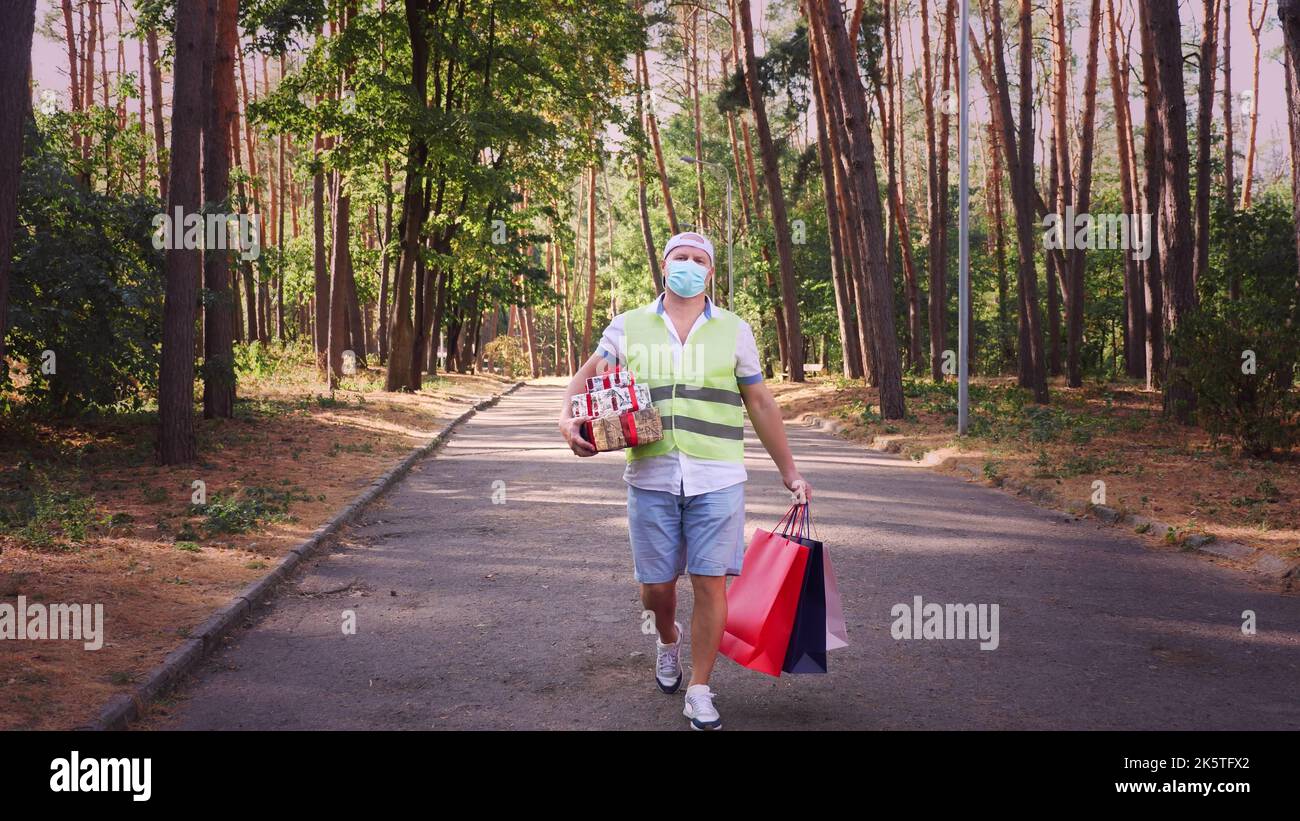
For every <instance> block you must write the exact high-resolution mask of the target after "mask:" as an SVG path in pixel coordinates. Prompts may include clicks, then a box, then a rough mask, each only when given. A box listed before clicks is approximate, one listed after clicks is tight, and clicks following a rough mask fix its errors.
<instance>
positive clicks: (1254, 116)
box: [1241, 0, 1268, 208]
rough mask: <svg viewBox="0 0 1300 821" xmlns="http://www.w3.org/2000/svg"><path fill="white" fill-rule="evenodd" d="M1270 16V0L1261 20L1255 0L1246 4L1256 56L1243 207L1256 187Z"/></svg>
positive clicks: (1252, 65) (1264, 7)
mask: <svg viewBox="0 0 1300 821" xmlns="http://www.w3.org/2000/svg"><path fill="white" fill-rule="evenodd" d="M1267 16H1268V0H1263V3H1262V4H1261V6H1260V9H1259V21H1258V22H1256V21H1255V0H1250V2H1249V4H1248V5H1247V6H1246V25H1247V26H1248V27H1249V28H1250V39H1251V41H1252V42H1253V43H1254V45H1255V52H1254V58H1253V60H1252V62H1251V80H1250V132H1249V133H1248V134H1247V135H1246V167H1245V169H1244V170H1243V171H1242V173H1241V207H1242V208H1249V207H1250V198H1251V194H1252V193H1253V191H1254V187H1255V150H1256V143H1255V135H1256V134H1257V133H1258V131H1259V58H1260V51H1261V48H1262V42H1261V39H1260V38H1261V35H1262V33H1263V31H1264V19H1265V18H1266V17H1267Z"/></svg>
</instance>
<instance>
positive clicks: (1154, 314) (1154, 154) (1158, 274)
mask: <svg viewBox="0 0 1300 821" xmlns="http://www.w3.org/2000/svg"><path fill="white" fill-rule="evenodd" d="M1138 13H1139V22H1138V28H1139V30H1140V33H1141V37H1142V48H1141V49H1140V51H1141V54H1142V86H1143V88H1142V91H1143V98H1144V101H1145V104H1146V111H1145V115H1144V116H1145V119H1146V124H1145V129H1146V133H1145V134H1144V136H1143V139H1142V153H1143V156H1144V159H1145V160H1146V185H1145V194H1144V200H1145V204H1146V207H1145V208H1144V209H1143V213H1144V214H1145V215H1147V216H1148V217H1149V218H1150V219H1151V222H1150V224H1149V225H1148V226H1147V228H1146V229H1144V230H1146V231H1147V232H1148V236H1147V237H1146V242H1147V243H1148V245H1149V247H1150V249H1151V254H1150V256H1149V257H1147V259H1146V260H1145V261H1144V262H1143V266H1142V267H1143V272H1142V273H1143V288H1144V290H1145V291H1146V328H1147V338H1146V360H1147V361H1146V372H1147V390H1155V389H1156V388H1157V387H1160V386H1161V385H1163V383H1164V377H1165V317H1164V313H1165V308H1164V305H1165V302H1166V299H1165V283H1164V276H1163V273H1162V271H1163V268H1162V259H1161V257H1162V255H1163V253H1164V252H1163V251H1162V250H1161V246H1160V243H1159V242H1158V241H1157V239H1156V235H1157V234H1158V233H1159V230H1158V222H1159V214H1160V201H1161V196H1162V195H1161V187H1162V186H1163V184H1164V183H1163V173H1162V166H1163V163H1164V160H1163V158H1162V154H1163V152H1164V138H1163V137H1162V136H1161V134H1160V131H1161V125H1160V119H1159V116H1158V113H1157V106H1158V99H1159V97H1158V91H1157V88H1156V86H1157V78H1156V60H1155V47H1154V44H1153V43H1152V39H1151V29H1150V28H1149V26H1148V25H1147V21H1146V5H1145V4H1143V3H1139V4H1138Z"/></svg>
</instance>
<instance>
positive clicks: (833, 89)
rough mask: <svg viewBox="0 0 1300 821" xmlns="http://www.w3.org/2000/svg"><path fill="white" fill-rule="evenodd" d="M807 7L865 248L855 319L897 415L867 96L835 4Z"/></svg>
mask: <svg viewBox="0 0 1300 821" xmlns="http://www.w3.org/2000/svg"><path fill="white" fill-rule="evenodd" d="M807 5H808V12H809V17H810V20H811V22H812V30H813V33H814V34H815V36H817V37H819V39H820V41H821V47H819V48H818V53H819V54H822V55H824V57H825V58H826V59H833V60H834V65H833V66H832V67H831V69H832V70H831V71H830V72H829V78H830V82H829V83H828V86H829V89H828V90H829V92H830V94H829V95H828V96H837V97H838V98H839V99H840V101H841V102H842V104H843V113H844V117H843V121H842V125H843V132H844V133H845V135H846V136H847V142H848V147H849V150H850V152H851V153H850V154H849V155H848V158H851V165H852V175H851V177H850V181H851V183H852V185H853V189H854V190H853V193H854V195H855V197H854V200H855V201H854V220H853V224H852V225H851V229H852V232H853V233H856V234H858V235H859V236H860V237H861V238H862V245H863V250H864V252H865V254H864V258H863V262H864V266H863V267H864V269H865V274H866V276H865V277H864V278H863V281H862V284H863V285H864V287H865V290H866V297H867V298H866V300H865V303H866V304H867V306H868V314H866V315H862V316H860V317H859V321H861V322H863V323H867V324H869V325H870V326H871V342H872V344H871V347H872V348H874V354H875V356H874V359H875V361H874V363H873V364H874V369H873V370H874V373H875V376H876V381H877V384H878V388H879V395H880V414H881V416H882V417H883V418H885V419H901V418H903V415H904V413H905V410H906V409H905V406H904V400H903V379H902V376H903V375H902V367H901V363H900V362H899V357H898V340H897V337H896V335H895V331H894V304H893V303H894V300H893V293H894V289H893V281H892V279H891V277H890V275H889V267H888V260H887V250H886V248H885V228H884V217H883V214H882V212H881V210H880V209H881V205H880V183H879V180H878V179H877V177H876V159H875V146H874V144H873V142H872V137H871V123H870V118H869V116H868V108H867V101H866V95H865V93H864V91H863V88H862V82H861V80H859V78H858V72H857V61H856V60H855V59H854V56H853V55H854V53H855V51H854V49H853V48H852V47H851V46H850V44H849V40H848V32H846V31H845V26H844V16H843V14H842V13H841V12H840V9H839V5H838V4H837V3H833V2H831V0H820V2H818V0H807ZM818 6H820V8H819V7H818ZM834 130H835V131H840V130H841V129H839V128H836V129H834ZM794 338H797V336H796V337H794Z"/></svg>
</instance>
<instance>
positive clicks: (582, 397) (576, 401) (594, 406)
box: [570, 388, 631, 416]
mask: <svg viewBox="0 0 1300 821" xmlns="http://www.w3.org/2000/svg"><path fill="white" fill-rule="evenodd" d="M619 390H622V389H621V388H602V389H600V390H595V391H588V392H587V393H580V394H577V395H576V396H574V397H573V399H572V400H570V404H571V405H572V407H573V415H574V416H604V415H605V414H608V413H618V412H619V411H620V410H623V408H621V407H620V405H619V402H620V400H619V397H618V395H617V393H616V392H617V391H619ZM628 407H631V401H630V400H629V401H628Z"/></svg>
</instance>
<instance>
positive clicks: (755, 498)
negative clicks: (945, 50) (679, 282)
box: [142, 385, 1300, 730]
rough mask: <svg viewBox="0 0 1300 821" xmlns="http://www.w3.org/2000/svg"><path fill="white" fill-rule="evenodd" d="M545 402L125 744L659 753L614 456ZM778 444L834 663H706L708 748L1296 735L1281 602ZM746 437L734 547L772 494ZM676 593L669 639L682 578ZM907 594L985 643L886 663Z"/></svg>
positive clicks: (1064, 526)
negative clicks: (765, 733)
mask: <svg viewBox="0 0 1300 821" xmlns="http://www.w3.org/2000/svg"><path fill="white" fill-rule="evenodd" d="M560 397H561V390H560V389H559V388H556V387H545V386H531V385H530V386H525V387H524V388H523V389H521V390H519V391H516V392H515V393H514V394H512V395H510V396H508V397H506V398H504V399H502V400H501V402H500V403H499V404H498V405H496V406H495V407H493V408H490V409H488V410H486V411H483V412H480V413H479V414H478V415H476V416H474V417H473V418H472V419H471V420H470V421H469V422H468V423H467V424H465V425H464V426H463V427H462V428H460V429H459V431H458V432H457V433H456V434H455V435H454V436H453V437H452V438H451V439H450V441H449V442H448V444H447V445H446V446H445V447H444V448H443V449H442V450H440V451H439V452H438V453H437V454H436V455H434V456H432V457H430V458H428V459H426V460H424V461H423V462H421V463H420V464H419V465H417V466H416V467H415V468H414V469H413V470H412V472H411V473H410V475H409V476H408V477H407V478H406V479H404V480H403V481H402V482H401V483H400V484H399V485H397V486H396V487H395V488H394V489H393V490H392V491H390V492H389V493H388V494H386V495H385V496H384V497H383V498H382V499H381V500H380V501H379V502H378V503H376V504H375V505H372V506H371V507H370V508H369V509H368V510H367V511H366V512H365V513H364V514H363V516H362V518H361V519H360V520H359V521H358V522H357V524H355V525H354V526H353V527H351V528H349V529H348V530H347V532H346V534H345V536H344V537H343V539H342V540H341V541H340V542H339V543H338V544H337V545H336V546H335V547H334V549H333V550H332V551H329V552H327V553H325V554H323V555H322V556H321V557H320V558H318V559H316V560H314V561H311V562H308V563H307V564H306V567H305V569H304V570H303V571H301V572H299V573H298V574H296V575H295V576H294V577H293V578H292V579H291V580H290V581H289V582H288V583H286V585H285V586H284V587H283V588H282V589H281V591H280V593H279V594H278V595H277V596H276V597H275V598H274V599H273V600H272V602H271V603H270V604H269V605H268V606H266V607H264V608H261V609H260V610H259V616H258V617H257V618H256V620H255V621H254V622H252V623H251V624H250V625H249V626H248V627H246V628H243V629H240V630H239V631H237V632H236V633H235V634H234V636H233V638H232V639H231V640H230V641H229V642H228V646H227V647H225V648H223V649H222V650H220V651H218V652H217V653H216V654H214V655H213V656H212V657H210V658H209V659H207V660H206V661H205V662H204V663H203V664H202V665H201V666H200V667H199V668H198V670H197V671H196V674H195V675H194V676H193V677H192V678H191V679H190V680H189V681H188V682H187V683H186V684H185V685H184V686H183V687H182V689H181V691H180V692H179V693H178V694H177V695H176V696H175V698H174V699H171V700H170V703H169V704H168V705H167V706H165V707H163V708H160V709H159V710H158V711H156V712H155V713H154V714H153V715H152V716H151V717H150V718H149V719H147V720H146V721H144V722H143V723H142V726H144V727H150V728H176V729H300V728H338V729H368V728H374V729H398V728H403V729H428V728H467V729H469V728H472V729H549V728H554V729H568V728H604V729H664V728H667V729H686V727H687V722H686V719H685V718H684V717H683V716H682V715H681V709H682V695H681V694H680V693H679V694H676V695H673V696H666V695H663V694H660V693H659V692H658V691H657V690H656V689H655V686H654V682H653V680H652V672H651V668H652V665H653V661H654V640H653V638H652V637H651V636H647V635H643V634H642V633H641V629H640V628H641V605H640V602H639V599H638V595H637V587H636V584H635V582H634V581H633V578H632V562H631V556H630V552H629V548H628V544H627V529H626V514H625V507H626V504H625V501H626V491H625V486H624V484H623V482H622V480H621V475H622V467H623V458H622V455H621V454H603V455H600V456H596V457H593V458H588V459H578V458H576V457H574V456H573V455H572V454H571V453H570V452H569V451H568V449H567V448H566V447H564V444H563V442H562V441H561V440H560V438H559V435H558V433H557V432H556V430H555V423H554V419H555V416H556V413H557V409H558V405H559V400H560ZM788 430H789V433H790V438H791V442H792V446H793V448H794V452H795V456H796V460H797V461H798V462H799V464H800V467H801V470H802V471H803V473H804V475H805V476H806V477H807V478H808V479H809V481H811V482H812V484H813V486H814V488H815V498H814V503H813V513H814V518H815V522H816V524H817V527H818V532H819V535H820V536H821V538H822V539H823V540H824V541H825V542H826V544H827V545H828V546H829V548H830V550H831V552H832V556H833V558H834V567H835V570H836V573H837V576H838V578H839V584H840V590H841V592H842V594H843V597H844V607H845V614H846V617H847V620H848V630H849V639H850V642H851V643H850V646H849V647H847V648H844V649H840V650H836V651H834V652H832V653H831V656H830V673H829V674H828V675H824V676H813V675H798V676H789V675H783V676H782V677H781V678H780V679H776V678H772V677H769V676H765V675H762V674H759V673H754V672H752V671H749V670H746V669H744V668H741V667H739V666H738V665H736V664H735V663H733V662H732V661H730V660H729V659H725V658H724V659H719V661H718V665H717V668H716V670H715V672H714V676H713V682H712V687H713V690H714V691H715V692H716V693H717V694H718V695H717V700H716V704H717V706H718V708H719V710H720V711H721V713H722V716H723V720H724V724H725V726H726V727H727V728H728V729H776V728H800V729H803V728H809V729H821V728H826V729H832V728H833V729H849V728H854V729H976V728H978V729H1012V728H1031V729H1047V728H1069V729H1084V728H1088V729H1157V728H1162V729H1290V730H1295V729H1300V699H1298V698H1297V696H1296V691H1295V682H1296V681H1297V679H1298V678H1300V675H1298V674H1300V597H1295V596H1284V595H1279V594H1277V593H1275V592H1272V591H1270V590H1267V589H1264V588H1263V587H1262V586H1260V585H1258V584H1257V583H1256V582H1255V581H1254V580H1253V579H1252V578H1251V577H1250V576H1248V575H1247V574H1245V573H1242V572H1239V571H1235V570H1231V569H1228V568H1224V567H1219V566H1216V565H1214V564H1211V563H1210V562H1208V561H1205V560H1203V559H1200V558H1195V557H1190V556H1186V555H1180V554H1177V553H1174V552H1168V551H1164V550H1159V549H1153V548H1150V547H1146V546H1144V545H1143V544H1142V542H1141V541H1140V540H1139V538H1138V537H1136V536H1134V535H1132V534H1129V533H1127V532H1126V531H1123V530H1121V529H1118V528H1111V527H1106V526H1102V525H1099V524H1097V523H1095V522H1093V521H1092V520H1074V519H1071V518H1068V517H1066V516H1063V515H1062V514H1059V513H1054V512H1052V511H1048V510H1044V509H1040V508H1037V507H1034V506H1032V505H1030V504H1028V503H1026V502H1024V501H1022V500H1019V499H1016V498H1014V497H1012V496H1010V495H1008V494H1006V493H1003V492H1001V491H998V490H994V489H991V488H987V487H983V486H980V485H976V484H967V483H964V482H961V481H959V480H957V479H954V478H952V477H950V476H945V475H941V474H936V473H934V472H931V471H929V470H926V469H923V468H919V467H916V466H915V465H913V464H911V463H909V462H907V461H905V460H902V459H900V458H898V457H895V456H890V455H886V454H881V453H877V452H874V451H869V450H865V449H863V448H861V447H860V446H856V445H852V444H850V443H847V442H844V441H842V440H839V439H836V438H834V437H832V436H829V435H827V434H824V433H822V432H819V431H817V430H814V429H811V428H805V427H799V426H790V427H789V428H788ZM748 436H749V438H747V440H746V457H747V458H746V463H747V467H748V468H749V470H750V481H749V484H748V486H747V488H746V490H747V497H748V498H747V502H748V504H747V510H748V517H747V524H748V528H747V530H748V532H749V533H751V534H752V532H753V530H754V528H755V527H757V526H760V525H762V526H768V527H770V526H771V525H772V524H773V523H774V522H775V521H776V520H777V518H778V517H779V516H780V515H781V514H782V513H783V512H784V511H785V509H786V507H787V504H788V501H787V500H788V498H789V494H788V493H787V492H786V491H785V490H784V488H783V487H781V484H780V481H779V479H778V476H777V474H776V471H775V469H774V468H773V467H772V465H771V463H770V461H768V460H767V458H766V454H765V453H764V452H763V450H762V447H761V445H759V443H758V442H757V440H756V439H754V438H753V434H752V431H749V432H748ZM494 491H496V494H497V495H496V502H498V503H494ZM502 492H504V500H502V497H501V493H502ZM501 502H503V503H501ZM680 591H681V592H680V596H679V609H680V614H679V620H680V621H682V623H683V624H689V613H690V607H691V592H690V585H689V582H688V580H686V579H682V580H681V582H680ZM917 595H919V596H921V597H922V599H923V601H924V602H927V603H928V602H936V603H941V604H946V603H953V604H965V603H973V604H980V603H985V604H992V603H996V604H998V605H999V646H998V647H997V649H996V650H981V649H980V648H979V646H978V641H971V640H950V641H935V640H930V641H926V640H916V641H906V640H895V639H894V638H892V637H891V633H890V626H891V623H892V622H893V617H892V616H891V608H893V606H894V605H895V604H899V603H908V604H911V603H912V602H913V597H914V596H917ZM349 610H350V611H352V612H354V613H355V615H356V626H357V630H356V634H355V635H344V634H343V631H342V630H341V629H340V623H341V619H342V618H343V612H344V611H349ZM1245 610H1253V611H1254V612H1255V613H1256V614H1257V622H1258V634H1257V635H1254V636H1245V635H1243V634H1242V632H1241V622H1242V612H1243V611H1245ZM689 650H690V644H689V640H688V642H687V645H686V649H685V651H684V653H683V658H684V660H685V659H686V658H687V655H688V654H689Z"/></svg>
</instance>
